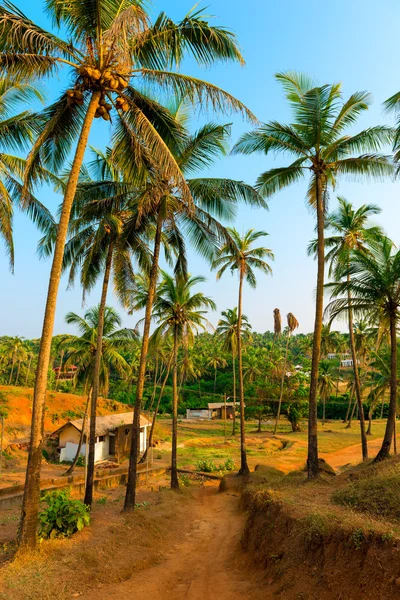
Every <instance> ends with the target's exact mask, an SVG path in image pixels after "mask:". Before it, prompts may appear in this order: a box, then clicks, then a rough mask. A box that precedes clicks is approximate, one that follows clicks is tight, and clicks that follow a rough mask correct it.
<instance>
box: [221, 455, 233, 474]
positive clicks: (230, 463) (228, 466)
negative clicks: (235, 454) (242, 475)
mask: <svg viewBox="0 0 400 600" xmlns="http://www.w3.org/2000/svg"><path fill="white" fill-rule="evenodd" d="M223 470H224V471H234V470H235V461H234V460H232V459H231V458H228V459H227V460H226V461H225V463H224V465H223Z"/></svg>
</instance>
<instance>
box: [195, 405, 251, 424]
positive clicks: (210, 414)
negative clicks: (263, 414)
mask: <svg viewBox="0 0 400 600" xmlns="http://www.w3.org/2000/svg"><path fill="white" fill-rule="evenodd" d="M245 406H246V405H245ZM225 407H226V418H227V419H233V412H234V410H236V411H238V410H239V402H236V404H234V403H233V402H209V403H208V404H207V408H187V409H186V418H187V419H207V420H212V419H224V418H225Z"/></svg>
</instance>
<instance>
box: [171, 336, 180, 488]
mask: <svg viewBox="0 0 400 600" xmlns="http://www.w3.org/2000/svg"><path fill="white" fill-rule="evenodd" d="M172 386H173V387H172V390H173V391H172V452H171V490H179V481H178V471H177V464H176V455H177V446H178V329H177V325H175V331H174V359H173V379H172Z"/></svg>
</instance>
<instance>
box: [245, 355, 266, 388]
mask: <svg viewBox="0 0 400 600" xmlns="http://www.w3.org/2000/svg"><path fill="white" fill-rule="evenodd" d="M261 375H262V368H261V363H260V359H259V356H258V354H256V353H253V352H246V354H244V356H243V380H247V381H248V382H249V383H254V382H255V380H256V379H257V378H258V377H261Z"/></svg>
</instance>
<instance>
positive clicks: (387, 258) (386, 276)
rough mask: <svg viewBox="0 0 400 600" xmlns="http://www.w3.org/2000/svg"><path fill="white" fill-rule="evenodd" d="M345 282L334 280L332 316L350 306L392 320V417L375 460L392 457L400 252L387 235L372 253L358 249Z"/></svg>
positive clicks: (374, 245)
mask: <svg viewBox="0 0 400 600" xmlns="http://www.w3.org/2000/svg"><path fill="white" fill-rule="evenodd" d="M340 275H341V277H342V278H344V281H341V282H339V283H332V284H330V285H329V287H330V288H331V290H332V297H336V298H338V297H340V296H342V295H343V294H346V295H347V297H341V298H338V299H336V300H334V301H332V302H331V303H330V305H329V306H328V307H327V313H328V314H330V316H331V318H334V317H335V316H338V315H340V314H342V313H343V312H344V311H348V309H349V298H350V305H351V308H352V310H353V312H354V314H357V315H360V316H364V315H367V314H368V313H369V312H370V311H371V312H373V313H375V314H376V310H377V309H379V310H380V311H381V313H382V314H383V315H385V316H386V317H387V319H388V320H389V323H390V403H389V416H388V420H387V423H386V429H385V435H384V438H383V442H382V446H381V449H380V450H379V452H378V454H377V456H376V458H375V461H379V460H383V459H385V458H387V457H388V456H389V452H390V447H391V444H392V438H393V433H394V428H395V419H396V410H397V338H396V327H397V326H398V322H399V311H400V283H399V282H400V251H397V252H396V251H395V247H394V244H393V242H392V241H391V240H389V239H388V238H386V237H382V238H381V239H378V240H374V241H371V242H370V243H369V246H368V252H364V251H363V250H354V251H353V252H352V253H351V256H350V261H349V264H348V265H345V266H344V267H343V271H341V273H340Z"/></svg>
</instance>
